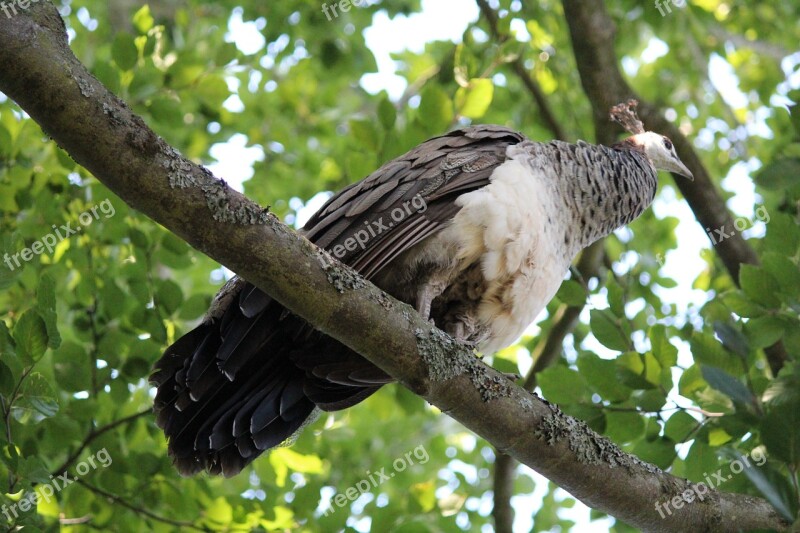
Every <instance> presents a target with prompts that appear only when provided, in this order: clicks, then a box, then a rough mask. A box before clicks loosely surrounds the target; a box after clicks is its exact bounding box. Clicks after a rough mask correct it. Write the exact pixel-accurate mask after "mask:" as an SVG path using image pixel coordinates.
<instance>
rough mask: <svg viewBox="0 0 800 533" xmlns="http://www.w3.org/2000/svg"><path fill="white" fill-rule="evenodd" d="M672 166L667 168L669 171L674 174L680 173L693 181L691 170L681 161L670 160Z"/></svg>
mask: <svg viewBox="0 0 800 533" xmlns="http://www.w3.org/2000/svg"><path fill="white" fill-rule="evenodd" d="M672 163H673V164H672V166H673V168H671V169H669V170H670V172H674V173H675V174H680V175H681V176H683V177H684V178H688V179H689V181H694V176H693V175H692V172H691V171H690V170H689V169H688V168H686V165H684V164H683V161H673V162H672Z"/></svg>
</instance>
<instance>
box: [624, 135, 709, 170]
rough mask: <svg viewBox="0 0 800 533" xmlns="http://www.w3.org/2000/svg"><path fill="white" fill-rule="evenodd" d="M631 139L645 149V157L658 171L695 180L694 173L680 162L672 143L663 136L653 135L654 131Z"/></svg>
mask: <svg viewBox="0 0 800 533" xmlns="http://www.w3.org/2000/svg"><path fill="white" fill-rule="evenodd" d="M629 139H630V141H632V142H633V143H634V144H636V145H637V146H639V147H641V148H642V149H644V153H645V155H646V156H647V158H648V159H649V160H650V161H651V162H652V163H653V166H654V167H656V168H657V169H658V170H666V171H668V172H674V173H675V174H680V175H681V176H684V177H686V178H689V179H690V180H694V176H692V173H691V172H690V171H689V169H688V168H686V165H684V164H683V161H681V160H680V158H679V157H678V154H676V153H675V146H673V145H672V141H670V140H669V139H667V138H666V137H664V136H663V135H659V134H658V133H653V132H652V131H646V132H644V133H638V134H636V135H633V136H632V137H630V138H629Z"/></svg>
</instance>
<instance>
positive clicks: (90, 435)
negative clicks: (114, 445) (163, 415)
mask: <svg viewBox="0 0 800 533" xmlns="http://www.w3.org/2000/svg"><path fill="white" fill-rule="evenodd" d="M152 412H153V410H152V409H147V410H146V411H140V412H138V413H134V414H132V415H129V416H126V417H124V418H120V419H119V420H115V421H113V422H111V423H109V424H106V425H105V426H102V427H99V428H95V429H93V430H91V431H90V432H89V433H88V434H87V435H86V437H85V438H84V439H83V442H82V443H81V445H80V446H78V449H77V450H75V451H74V452H72V453H71V454H70V456H69V457H67V459H66V461H64V463H63V464H62V465H61V466H59V467H58V468H56V469H55V470H54V471H53V472H51V473H52V474H53V475H54V476H56V475H58V474H60V473H62V472H64V471H66V470H67V468H69V467H70V466H71V465H72V463H74V462H75V460H76V459H78V457H80V455H81V453H82V452H83V450H85V449H86V447H87V446H89V444H91V442H92V441H93V440H94V439H96V438H97V437H99V436H100V435H102V434H103V433H106V432H108V431H111V430H112V429H114V428H116V427H117V426H121V425H122V424H126V423H128V422H131V421H133V420H136V419H137V418H139V417H142V416H144V415H149V414H150V413H152Z"/></svg>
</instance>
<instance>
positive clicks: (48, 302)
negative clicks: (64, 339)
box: [36, 274, 61, 349]
mask: <svg viewBox="0 0 800 533" xmlns="http://www.w3.org/2000/svg"><path fill="white" fill-rule="evenodd" d="M36 304H37V305H36V309H37V310H38V311H39V315H40V316H41V317H42V318H43V319H44V324H45V326H46V328H47V339H48V342H47V345H48V346H49V347H50V348H53V349H56V348H58V347H59V345H60V344H61V335H60V334H59V333H58V320H57V316H56V282H55V280H54V279H53V277H52V276H51V275H50V274H43V275H42V276H41V277H40V278H39V286H38V287H36Z"/></svg>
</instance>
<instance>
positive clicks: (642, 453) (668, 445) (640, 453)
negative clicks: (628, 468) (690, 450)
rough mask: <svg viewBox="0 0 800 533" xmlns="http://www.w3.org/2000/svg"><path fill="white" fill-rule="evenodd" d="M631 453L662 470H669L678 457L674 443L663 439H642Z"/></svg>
mask: <svg viewBox="0 0 800 533" xmlns="http://www.w3.org/2000/svg"><path fill="white" fill-rule="evenodd" d="M631 453H633V454H634V455H636V456H637V457H638V458H639V459H641V460H642V461H647V462H648V463H653V464H654V465H656V466H657V467H659V468H662V469H666V468H669V466H670V465H671V464H672V461H674V460H675V456H676V454H675V448H674V445H673V443H672V441H671V440H669V439H666V438H663V437H662V438H658V439H656V440H653V441H648V440H645V439H642V440H640V441H638V442H637V443H636V444H635V445H634V447H633V450H632V452H631Z"/></svg>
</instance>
